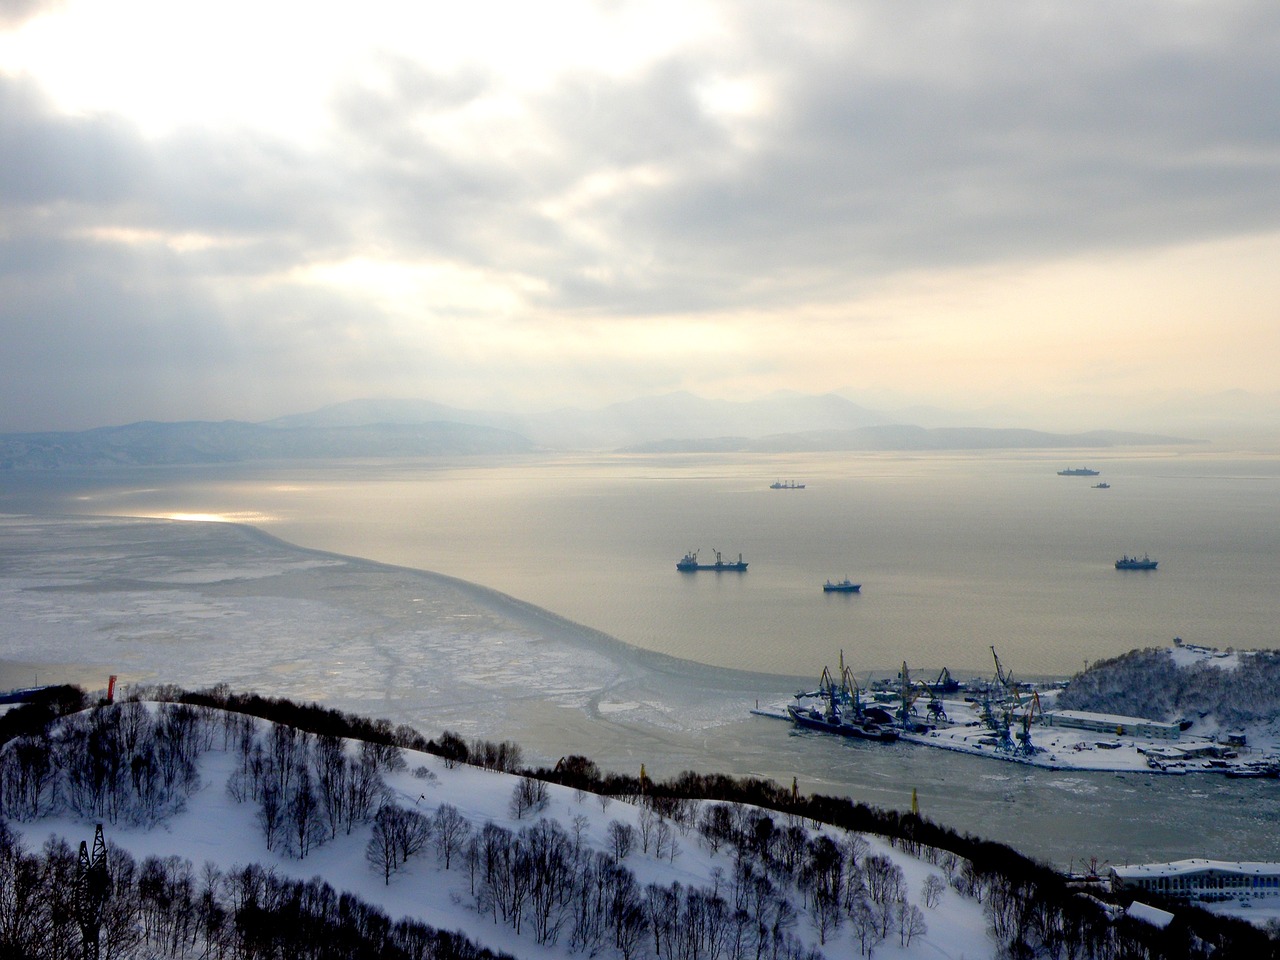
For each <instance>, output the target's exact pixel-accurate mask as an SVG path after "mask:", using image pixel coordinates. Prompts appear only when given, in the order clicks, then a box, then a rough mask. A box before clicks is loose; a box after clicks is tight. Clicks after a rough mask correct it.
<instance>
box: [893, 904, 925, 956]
mask: <svg viewBox="0 0 1280 960" xmlns="http://www.w3.org/2000/svg"><path fill="white" fill-rule="evenodd" d="M894 919H895V920H896V921H897V926H898V942H899V944H901V945H902V946H904V947H909V946H911V940H912V939H913V938H914V937H923V936H924V935H925V934H926V933H928V932H929V928H928V927H927V926H925V922H924V914H923V913H922V912H921V911H920V908H919V907H917V906H916V905H915V904H914V903H907V902H906V901H905V900H899V901H898V902H897V904H895V905H894Z"/></svg>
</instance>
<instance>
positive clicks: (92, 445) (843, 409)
mask: <svg viewBox="0 0 1280 960" xmlns="http://www.w3.org/2000/svg"><path fill="white" fill-rule="evenodd" d="M1193 442H1196V441H1191V440H1184V439H1180V438H1176V437H1168V436H1160V435H1155V434H1142V433H1123V432H1118V431H1107V430H1099V431H1090V432H1087V433H1073V434H1058V433H1047V432H1043V431H1037V430H1025V429H995V428H982V427H969V428H962V427H938V428H932V429H930V428H925V427H920V426H915V425H913V424H902V423H895V422H894V421H893V420H892V418H890V417H888V416H886V415H885V414H883V413H880V412H878V411H875V410H870V409H868V408H866V407H862V406H859V405H858V404H856V403H853V402H852V401H850V400H846V399H845V398H843V397H840V396H837V395H835V394H824V395H820V396H814V395H805V394H795V393H779V394H774V395H772V396H770V397H765V398H763V399H759V400H748V401H732V400H707V399H705V398H702V397H697V396H695V395H693V394H690V393H669V394H664V395H661V396H655V397H645V398H641V399H637V400H630V401H626V402H623V403H615V404H611V405H609V406H606V407H603V408H600V409H598V410H580V409H563V410H557V411H552V412H550V413H542V414H533V413H531V414H515V413H506V412H500V411H488V410H467V409H462V408H457V407H450V406H448V405H446V404H441V403H436V402H434V401H429V400H412V399H364V400H352V401H348V402H345V403H338V404H333V405H331V406H327V407H322V408H320V409H318V410H313V411H310V412H307V413H299V414H292V415H289V416H284V417H279V418H276V419H274V420H268V421H265V422H262V423H246V422H243V421H237V420H228V421H223V422H209V421H186V422H176V423H161V422H152V421H144V422H140V423H133V424H128V425H125V426H119V427H97V428H94V429H92V430H82V431H75V432H45V433H10V434H0V469H53V468H58V467H88V466H112V465H131V466H141V465H178V464H200V463H238V462H252V461H262V460H319V459H351V458H397V457H433V456H473V455H512V454H530V453H534V452H537V451H539V450H619V451H623V452H634V453H795V452H822V451H842V450H990V449H1066V448H1087V447H1098V448H1105V447H1113V446H1119V445H1127V446H1140V445H1153V444H1166V445H1167V444H1184V443H1193Z"/></svg>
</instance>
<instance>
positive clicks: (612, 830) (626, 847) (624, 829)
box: [606, 820, 635, 863]
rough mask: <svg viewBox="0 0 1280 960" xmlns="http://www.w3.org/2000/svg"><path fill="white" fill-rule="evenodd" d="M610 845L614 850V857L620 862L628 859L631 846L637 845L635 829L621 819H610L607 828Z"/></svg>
mask: <svg viewBox="0 0 1280 960" xmlns="http://www.w3.org/2000/svg"><path fill="white" fill-rule="evenodd" d="M606 833H607V834H608V836H609V846H610V849H611V850H612V851H613V859H614V860H615V861H617V862H619V863H621V862H622V861H623V860H625V859H627V855H628V854H629V853H631V848H632V847H633V846H634V845H635V830H634V829H632V827H631V826H630V825H629V824H626V823H623V822H622V821H621V820H610V821H609V827H608V829H607V830H606Z"/></svg>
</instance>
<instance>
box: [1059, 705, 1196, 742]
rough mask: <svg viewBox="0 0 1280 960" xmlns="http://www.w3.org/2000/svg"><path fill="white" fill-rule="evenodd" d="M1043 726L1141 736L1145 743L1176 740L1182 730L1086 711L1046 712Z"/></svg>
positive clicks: (1132, 718) (1138, 718) (1165, 724)
mask: <svg viewBox="0 0 1280 960" xmlns="http://www.w3.org/2000/svg"><path fill="white" fill-rule="evenodd" d="M1043 723H1044V724H1045V725H1046V726H1049V727H1070V728H1072V729H1075V730H1092V731H1094V732H1096V733H1109V734H1112V735H1113V736H1121V737H1122V736H1130V737H1143V738H1145V739H1147V740H1177V739H1178V738H1179V737H1180V736H1181V735H1182V728H1181V727H1179V726H1178V725H1177V724H1176V723H1161V722H1160V721H1159V720H1144V719H1143V718H1142V717H1122V716H1119V715H1116V714H1110V713H1089V712H1088V711H1087V710H1046V711H1045V712H1044V717H1043Z"/></svg>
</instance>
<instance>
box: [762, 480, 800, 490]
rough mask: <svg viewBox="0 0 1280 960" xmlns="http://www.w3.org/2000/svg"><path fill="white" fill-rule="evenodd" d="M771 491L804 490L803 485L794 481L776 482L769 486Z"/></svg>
mask: <svg viewBox="0 0 1280 960" xmlns="http://www.w3.org/2000/svg"><path fill="white" fill-rule="evenodd" d="M769 489H770V490H803V489H804V484H803V483H796V482H795V481H794V480H775V481H774V482H773V483H771V484H769Z"/></svg>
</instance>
